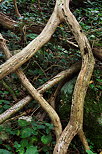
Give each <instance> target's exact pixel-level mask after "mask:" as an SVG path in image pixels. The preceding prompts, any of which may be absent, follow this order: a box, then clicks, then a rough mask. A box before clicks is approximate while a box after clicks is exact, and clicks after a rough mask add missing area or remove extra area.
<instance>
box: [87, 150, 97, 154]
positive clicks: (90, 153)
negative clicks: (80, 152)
mask: <svg viewBox="0 0 102 154" xmlns="http://www.w3.org/2000/svg"><path fill="white" fill-rule="evenodd" d="M86 153H88V154H97V153H93V152H92V151H91V150H86Z"/></svg>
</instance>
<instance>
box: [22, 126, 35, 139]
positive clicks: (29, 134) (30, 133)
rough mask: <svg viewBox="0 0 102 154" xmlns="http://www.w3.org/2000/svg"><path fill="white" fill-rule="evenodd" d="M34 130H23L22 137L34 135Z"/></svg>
mask: <svg viewBox="0 0 102 154" xmlns="http://www.w3.org/2000/svg"><path fill="white" fill-rule="evenodd" d="M32 132H33V130H32V129H31V128H29V127H28V128H25V129H23V130H22V132H21V138H26V137H29V136H31V135H32Z"/></svg>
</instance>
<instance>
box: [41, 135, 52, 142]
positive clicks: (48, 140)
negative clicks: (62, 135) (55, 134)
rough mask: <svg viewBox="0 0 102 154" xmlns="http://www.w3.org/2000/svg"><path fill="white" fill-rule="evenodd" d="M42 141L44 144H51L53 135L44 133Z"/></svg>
mask: <svg viewBox="0 0 102 154" xmlns="http://www.w3.org/2000/svg"><path fill="white" fill-rule="evenodd" d="M41 141H42V143H43V144H49V143H50V142H51V141H52V136H51V135H46V136H45V135H43V136H42V137H41Z"/></svg>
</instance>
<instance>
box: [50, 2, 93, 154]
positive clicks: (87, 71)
mask: <svg viewBox="0 0 102 154" xmlns="http://www.w3.org/2000/svg"><path fill="white" fill-rule="evenodd" d="M57 2H58V6H59V7H60V8H59V10H60V12H61V11H62V14H63V16H64V19H65V21H66V23H67V24H68V25H69V28H70V30H71V31H72V33H73V35H74V36H75V39H76V41H77V43H78V46H79V47H80V52H81V56H82V67H81V71H80V73H79V75H78V78H77V81H76V84H75V88H74V93H73V98H72V105H71V114H70V121H69V123H68V125H67V126H66V128H65V129H64V131H63V132H62V134H61V137H60V138H59V140H58V142H57V144H56V146H55V149H54V152H53V153H54V154H65V153H67V149H68V146H69V144H70V142H71V141H72V139H73V137H74V136H75V135H76V134H77V133H78V132H79V131H80V130H82V127H83V106H84V98H85V95H86V91H87V88H88V85H89V81H90V78H91V75H92V72H93V69H94V63H95V62H94V57H93V54H92V49H91V47H90V44H89V42H88V40H87V37H86V36H85V34H84V33H83V31H82V29H81V27H80V25H79V23H78V22H77V20H76V18H75V17H74V15H73V14H72V13H71V11H70V9H69V0H62V1H60V0H58V1H57ZM62 14H61V17H62ZM59 15H60V14H59ZM84 143H85V142H84ZM86 143H87V141H86ZM86 147H87V146H85V148H86ZM88 150H89V147H88Z"/></svg>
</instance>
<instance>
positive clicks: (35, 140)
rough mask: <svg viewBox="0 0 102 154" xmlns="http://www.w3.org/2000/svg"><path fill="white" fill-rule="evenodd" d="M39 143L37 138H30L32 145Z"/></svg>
mask: <svg viewBox="0 0 102 154" xmlns="http://www.w3.org/2000/svg"><path fill="white" fill-rule="evenodd" d="M37 141H38V138H37V137H36V136H33V137H31V138H30V143H35V142H37Z"/></svg>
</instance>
